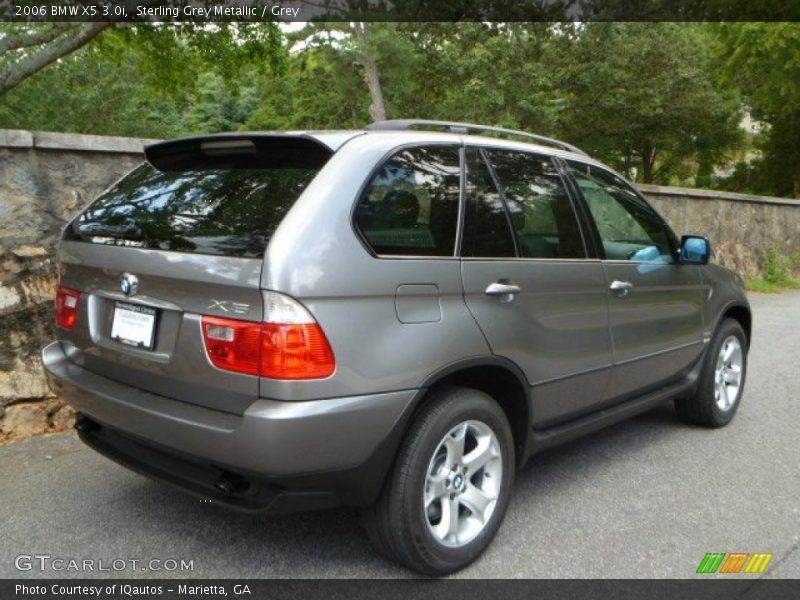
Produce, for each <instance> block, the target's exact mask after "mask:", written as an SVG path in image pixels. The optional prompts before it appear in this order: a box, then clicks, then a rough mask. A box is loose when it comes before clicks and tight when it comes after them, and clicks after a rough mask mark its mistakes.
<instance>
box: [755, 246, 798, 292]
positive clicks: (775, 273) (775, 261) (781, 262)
mask: <svg viewBox="0 0 800 600" xmlns="http://www.w3.org/2000/svg"><path fill="white" fill-rule="evenodd" d="M798 263H800V257H798V256H797V255H795V256H784V255H782V254H781V253H780V252H779V251H778V249H777V248H774V247H773V248H769V249H768V250H767V253H766V254H765V255H764V276H763V277H756V278H753V279H748V280H747V289H748V290H750V291H753V292H765V293H767V294H776V293H778V292H783V291H785V290H796V289H800V279H797V278H795V277H793V276H792V268H793V267H796V266H798Z"/></svg>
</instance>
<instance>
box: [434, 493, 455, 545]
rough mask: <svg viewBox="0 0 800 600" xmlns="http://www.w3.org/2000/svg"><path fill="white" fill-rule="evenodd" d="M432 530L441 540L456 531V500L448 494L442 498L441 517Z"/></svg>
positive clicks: (453, 534)
mask: <svg viewBox="0 0 800 600" xmlns="http://www.w3.org/2000/svg"><path fill="white" fill-rule="evenodd" d="M434 532H435V533H436V536H437V537H438V538H439V539H441V540H444V539H446V538H447V537H448V536H455V535H456V534H457V533H458V500H456V499H454V498H453V499H451V498H450V497H449V496H448V497H445V498H442V518H441V519H440V521H439V523H438V524H437V525H436V526H435V527H434Z"/></svg>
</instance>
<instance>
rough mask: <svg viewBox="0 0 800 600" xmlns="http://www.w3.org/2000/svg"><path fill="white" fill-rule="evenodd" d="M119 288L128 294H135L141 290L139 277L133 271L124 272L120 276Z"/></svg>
mask: <svg viewBox="0 0 800 600" xmlns="http://www.w3.org/2000/svg"><path fill="white" fill-rule="evenodd" d="M119 288H120V289H121V290H122V293H123V294H125V295H126V296H135V295H136V292H138V291H139V278H138V277H136V275H132V274H131V273H123V274H122V277H120V278H119Z"/></svg>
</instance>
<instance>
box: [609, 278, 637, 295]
mask: <svg viewBox="0 0 800 600" xmlns="http://www.w3.org/2000/svg"><path fill="white" fill-rule="evenodd" d="M608 289H610V290H611V291H612V292H614V293H615V294H616V295H617V296H620V297H621V296H627V295H628V292H630V291H631V290H632V289H633V284H632V283H631V282H630V281H619V280H615V281H612V282H611V285H610V286H608Z"/></svg>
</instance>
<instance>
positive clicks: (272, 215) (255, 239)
mask: <svg viewBox="0 0 800 600" xmlns="http://www.w3.org/2000/svg"><path fill="white" fill-rule="evenodd" d="M207 167H208V165H203V168H200V169H197V170H191V169H186V170H180V171H167V172H165V171H159V170H158V169H156V168H154V167H153V166H151V165H150V164H144V165H142V166H141V167H139V168H137V169H136V170H134V171H133V172H132V173H130V174H129V175H128V176H127V177H125V178H123V179H122V180H121V181H119V182H118V183H117V184H116V185H115V186H113V187H112V188H111V189H110V190H108V191H107V192H106V193H104V194H103V195H101V196H100V197H99V198H98V199H97V200H95V201H94V202H93V203H92V204H91V205H90V206H89V208H88V209H87V210H86V211H84V212H83V213H82V214H81V215H80V216H79V217H78V218H77V219H75V221H73V223H72V225H71V227H69V228H68V230H67V232H66V237H67V239H73V240H82V241H85V242H90V243H94V244H110V245H116V246H134V247H140V248H152V249H159V250H172V251H176V252H190V253H197V254H219V255H225V256H241V257H260V256H262V255H263V253H264V250H265V249H266V247H267V243H268V242H269V240H270V237H271V236H272V234H273V233H274V231H275V230H276V229H277V227H278V225H279V224H280V222H281V220H282V219H283V217H284V216H285V215H286V213H287V212H288V211H289V209H290V208H291V207H292V205H293V204H294V203H295V201H296V200H297V198H298V197H299V196H300V194H301V193H302V192H303V190H304V189H305V188H306V186H307V185H308V184H309V183H310V182H311V180H312V179H313V178H314V176H315V175H316V174H317V173H318V172H319V170H320V168H321V165H319V164H316V165H314V166H308V165H307V164H306V165H303V166H298V167H293V166H287V165H286V164H285V162H284V164H282V165H281V166H279V167H276V168H244V169H236V168H219V169H215V168H207Z"/></svg>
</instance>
